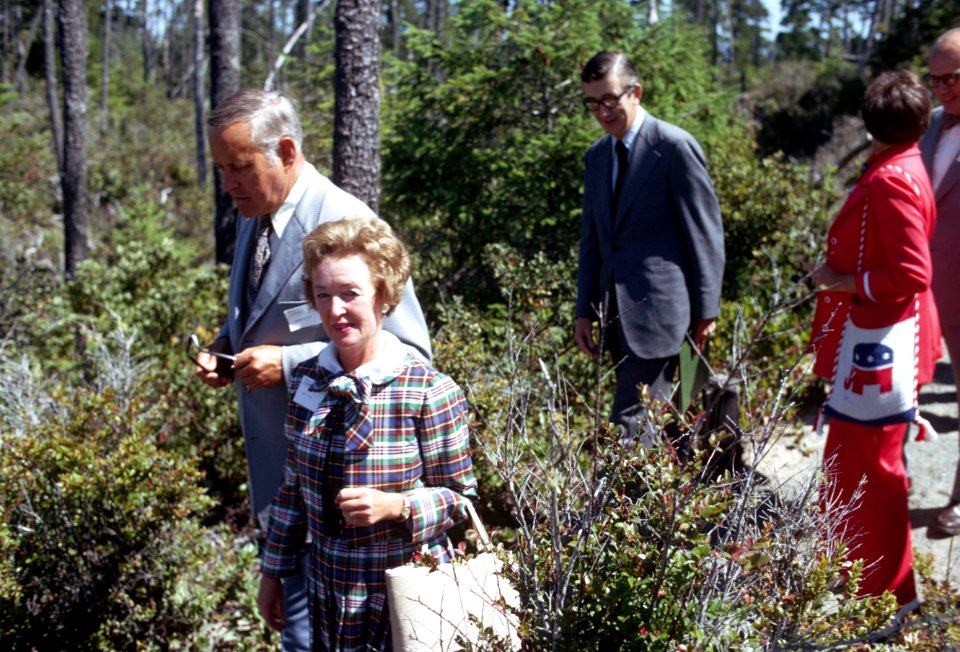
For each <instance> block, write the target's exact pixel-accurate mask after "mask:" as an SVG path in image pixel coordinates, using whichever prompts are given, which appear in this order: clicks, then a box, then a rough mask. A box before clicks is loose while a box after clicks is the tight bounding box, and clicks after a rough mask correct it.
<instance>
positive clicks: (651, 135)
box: [613, 113, 660, 229]
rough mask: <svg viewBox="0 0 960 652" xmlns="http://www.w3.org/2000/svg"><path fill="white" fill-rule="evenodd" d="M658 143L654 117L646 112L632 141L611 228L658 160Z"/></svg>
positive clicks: (658, 134)
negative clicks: (628, 162) (628, 165)
mask: <svg viewBox="0 0 960 652" xmlns="http://www.w3.org/2000/svg"><path fill="white" fill-rule="evenodd" d="M659 143H660V131H659V130H658V129H657V127H656V118H654V117H653V116H652V115H650V114H649V113H647V114H646V115H645V116H644V118H643V123H642V124H641V125H640V131H639V133H637V138H636V140H634V141H633V151H632V152H630V167H629V168H628V169H627V176H626V178H625V179H624V180H623V190H621V191H620V205H619V206H618V207H617V215H616V218H615V219H614V221H613V228H614V229H616V228H617V226H618V225H619V224H620V222H621V221H622V220H623V218H624V216H625V215H626V214H627V209H628V208H629V207H630V204H631V203H633V200H634V199H636V197H637V195H638V194H639V193H640V189H641V188H642V187H643V184H645V183H646V181H647V177H649V176H650V173H651V172H652V171H653V168H654V167H656V165H657V163H658V162H659V161H660V152H658V151H657V149H656V146H657V145H658V144H659Z"/></svg>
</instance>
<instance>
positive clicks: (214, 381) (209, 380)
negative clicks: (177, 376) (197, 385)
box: [193, 337, 232, 387]
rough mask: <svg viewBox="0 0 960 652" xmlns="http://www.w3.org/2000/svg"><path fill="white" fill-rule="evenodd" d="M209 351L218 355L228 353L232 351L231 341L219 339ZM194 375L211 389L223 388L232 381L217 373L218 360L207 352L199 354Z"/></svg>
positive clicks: (209, 347)
mask: <svg viewBox="0 0 960 652" xmlns="http://www.w3.org/2000/svg"><path fill="white" fill-rule="evenodd" d="M207 349H208V350H210V351H214V352H216V353H227V352H228V351H229V350H230V340H228V339H227V338H225V337H221V338H218V339H217V340H216V341H214V343H213V344H211V345H210V346H208V347H207ZM193 373H194V375H195V376H196V377H197V378H199V379H200V380H202V381H203V382H204V383H205V384H207V385H209V386H210V387H223V386H224V385H228V384H230V381H231V380H232V379H231V378H230V377H229V376H221V375H220V374H218V373H217V358H216V357H215V356H212V355H210V354H209V353H207V352H206V351H200V352H199V353H197V366H196V367H195V368H194V371H193Z"/></svg>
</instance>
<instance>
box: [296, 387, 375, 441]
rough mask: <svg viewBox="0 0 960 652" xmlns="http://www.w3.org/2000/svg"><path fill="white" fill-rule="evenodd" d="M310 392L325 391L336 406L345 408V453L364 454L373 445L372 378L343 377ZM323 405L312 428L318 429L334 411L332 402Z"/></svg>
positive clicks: (312, 388) (313, 388)
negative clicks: (316, 427)
mask: <svg viewBox="0 0 960 652" xmlns="http://www.w3.org/2000/svg"><path fill="white" fill-rule="evenodd" d="M310 389H311V391H321V392H322V391H325V392H326V393H327V395H328V396H332V397H335V398H336V399H337V400H336V404H338V405H343V424H344V426H345V428H346V432H345V433H344V435H345V438H346V444H345V445H346V449H347V450H348V451H361V450H365V449H367V448H369V447H370V445H371V444H372V443H373V423H372V422H371V420H370V405H369V399H370V395H371V391H372V389H373V386H372V384H371V383H370V379H369V378H356V377H354V376H351V375H350V374H346V373H345V374H341V375H339V376H337V377H335V378H333V379H332V380H330V381H329V383H327V384H326V385H324V384H323V383H321V382H317V383H315V384H314V385H313V387H311V388H310ZM326 403H327V404H325V405H321V407H320V409H319V410H318V411H317V414H316V415H315V416H314V418H315V419H316V421H317V423H316V424H314V423H313V421H314V419H311V426H314V425H319V423H320V422H322V421H323V419H324V418H325V417H326V416H327V415H328V414H329V413H330V411H331V410H332V408H333V407H334V406H333V405H331V404H330V403H329V402H326Z"/></svg>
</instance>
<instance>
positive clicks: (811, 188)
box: [707, 130, 838, 301]
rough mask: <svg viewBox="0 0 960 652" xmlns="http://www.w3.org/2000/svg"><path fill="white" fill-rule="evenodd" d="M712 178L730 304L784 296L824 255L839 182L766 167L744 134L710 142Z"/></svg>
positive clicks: (801, 170) (777, 159)
mask: <svg viewBox="0 0 960 652" xmlns="http://www.w3.org/2000/svg"><path fill="white" fill-rule="evenodd" d="M707 142H708V144H709V146H710V151H711V158H710V173H711V176H712V178H713V181H714V186H715V187H716V191H717V199H718V200H719V202H720V206H721V209H722V211H723V229H724V238H725V248H726V255H727V266H726V270H725V273H724V286H723V290H724V291H723V296H724V297H725V298H727V299H730V300H733V301H737V300H739V299H741V298H743V297H745V296H753V297H765V298H768V299H769V298H770V297H771V296H773V295H774V294H780V295H781V296H782V294H783V292H784V289H783V288H784V281H785V280H790V279H794V278H798V277H800V276H802V275H803V273H804V269H803V264H804V263H806V262H810V261H813V260H816V258H817V256H818V255H819V254H820V251H821V249H822V246H823V245H822V238H823V234H824V228H825V225H826V223H827V220H828V217H829V214H828V208H829V207H830V206H832V204H833V203H834V202H835V201H836V199H837V196H838V193H837V191H836V189H835V184H834V179H833V177H832V175H830V174H825V175H821V176H819V177H813V175H812V174H811V173H810V170H809V168H808V167H807V166H804V165H800V164H798V163H794V162H791V161H789V160H788V159H786V157H784V156H779V155H778V156H771V157H765V158H760V159H758V158H757V156H756V154H755V152H754V148H753V139H752V137H751V134H750V133H749V132H748V131H746V130H744V131H743V132H742V133H740V134H739V135H736V136H734V137H733V138H730V139H728V140H726V141H723V143H722V146H721V143H720V141H719V140H718V139H716V138H715V137H714V136H710V137H708V139H707Z"/></svg>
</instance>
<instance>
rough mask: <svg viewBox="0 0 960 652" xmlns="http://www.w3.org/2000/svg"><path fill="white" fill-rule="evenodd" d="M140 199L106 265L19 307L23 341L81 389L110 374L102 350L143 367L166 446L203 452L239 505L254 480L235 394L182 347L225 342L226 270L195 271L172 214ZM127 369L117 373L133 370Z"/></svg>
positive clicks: (39, 290)
mask: <svg viewBox="0 0 960 652" xmlns="http://www.w3.org/2000/svg"><path fill="white" fill-rule="evenodd" d="M136 197H137V195H136V194H134V195H133V196H131V197H130V198H129V199H128V201H127V203H126V204H124V205H123V206H122V207H121V209H120V211H119V223H120V225H119V226H118V227H117V228H115V229H114V230H113V231H111V232H110V234H109V237H108V238H107V239H105V240H104V241H103V242H102V243H101V246H100V249H99V250H98V253H99V255H100V256H101V257H100V258H96V259H90V260H87V261H85V262H84V263H83V264H81V265H80V266H79V268H78V270H77V273H76V274H75V276H74V278H73V279H72V280H71V281H70V282H69V283H67V284H59V283H58V284H53V283H49V282H47V283H44V284H40V285H39V286H36V287H32V289H31V291H29V292H25V293H24V294H23V295H21V297H20V298H21V299H22V301H23V303H18V304H17V305H16V306H11V308H10V310H11V311H12V312H15V313H16V315H18V318H17V320H16V325H15V327H14V328H13V334H14V339H15V341H16V342H17V343H18V345H19V346H20V347H21V349H23V350H26V351H29V352H30V354H31V355H32V356H34V357H35V358H36V359H37V360H39V361H40V363H41V364H42V367H43V369H44V370H45V371H46V372H47V373H62V374H65V375H66V377H67V378H69V379H71V380H72V381H73V382H81V381H91V382H93V381H98V380H100V379H103V378H106V377H108V376H110V374H111V369H109V368H104V366H103V364H102V361H103V360H109V359H111V357H110V356H103V355H97V352H98V351H106V352H108V353H111V354H114V355H115V354H118V353H122V354H123V355H124V356H126V357H127V358H128V359H133V360H139V361H142V362H141V363H140V364H139V365H138V368H137V371H136V375H137V380H138V381H139V382H143V383H146V385H147V386H149V387H150V391H151V392H152V401H153V404H154V405H156V406H159V407H162V409H160V410H158V411H155V412H153V413H152V414H155V415H156V416H155V417H154V418H155V419H156V422H155V428H156V430H157V431H158V432H162V433H164V441H165V446H167V447H169V448H175V449H178V450H180V451H182V452H184V453H187V454H190V455H194V454H195V455H198V456H199V457H200V458H201V459H202V463H203V468H204V470H205V471H206V472H207V474H208V479H209V480H210V481H211V482H215V483H216V484H217V485H218V491H221V492H224V495H225V497H226V498H227V499H228V500H229V501H231V502H232V501H235V500H238V499H240V497H241V496H242V494H243V492H244V485H245V482H246V470H245V469H246V461H245V459H244V456H243V446H242V437H241V435H240V430H239V424H238V422H237V416H236V404H235V402H234V399H233V394H232V388H229V387H228V388H226V389H222V390H214V389H211V388H208V387H206V386H205V385H203V384H202V383H200V382H199V381H198V380H197V379H196V378H194V377H193V363H192V362H191V361H190V360H189V359H188V358H187V356H186V353H185V350H184V346H183V338H184V337H185V336H186V335H188V334H190V333H193V332H196V333H198V334H199V337H200V339H201V340H202V341H204V342H209V341H212V340H213V339H214V338H215V337H216V330H215V329H216V328H217V327H218V325H219V324H220V323H221V321H222V319H223V314H222V311H223V306H224V305H225V304H226V301H225V297H226V285H227V274H226V269H225V268H219V269H214V268H211V267H210V266H208V265H202V266H196V265H195V263H194V261H195V258H196V251H195V250H194V248H193V247H192V246H191V245H189V244H188V243H186V242H184V241H180V240H177V239H174V237H173V234H172V230H171V229H169V228H165V227H163V226H161V225H162V224H163V223H164V219H163V216H164V215H165V214H166V212H165V211H166V209H165V207H163V206H161V205H159V204H156V203H154V202H151V201H149V200H146V199H139V200H137V199H136ZM41 278H42V277H41ZM27 301H29V303H27ZM14 308H16V310H14ZM109 333H119V334H121V335H120V336H118V337H114V338H111V337H108V336H107V334H109ZM119 367H120V368H119V369H116V370H114V371H116V372H117V373H128V372H125V371H124V369H125V368H126V365H123V364H121V365H119Z"/></svg>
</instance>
